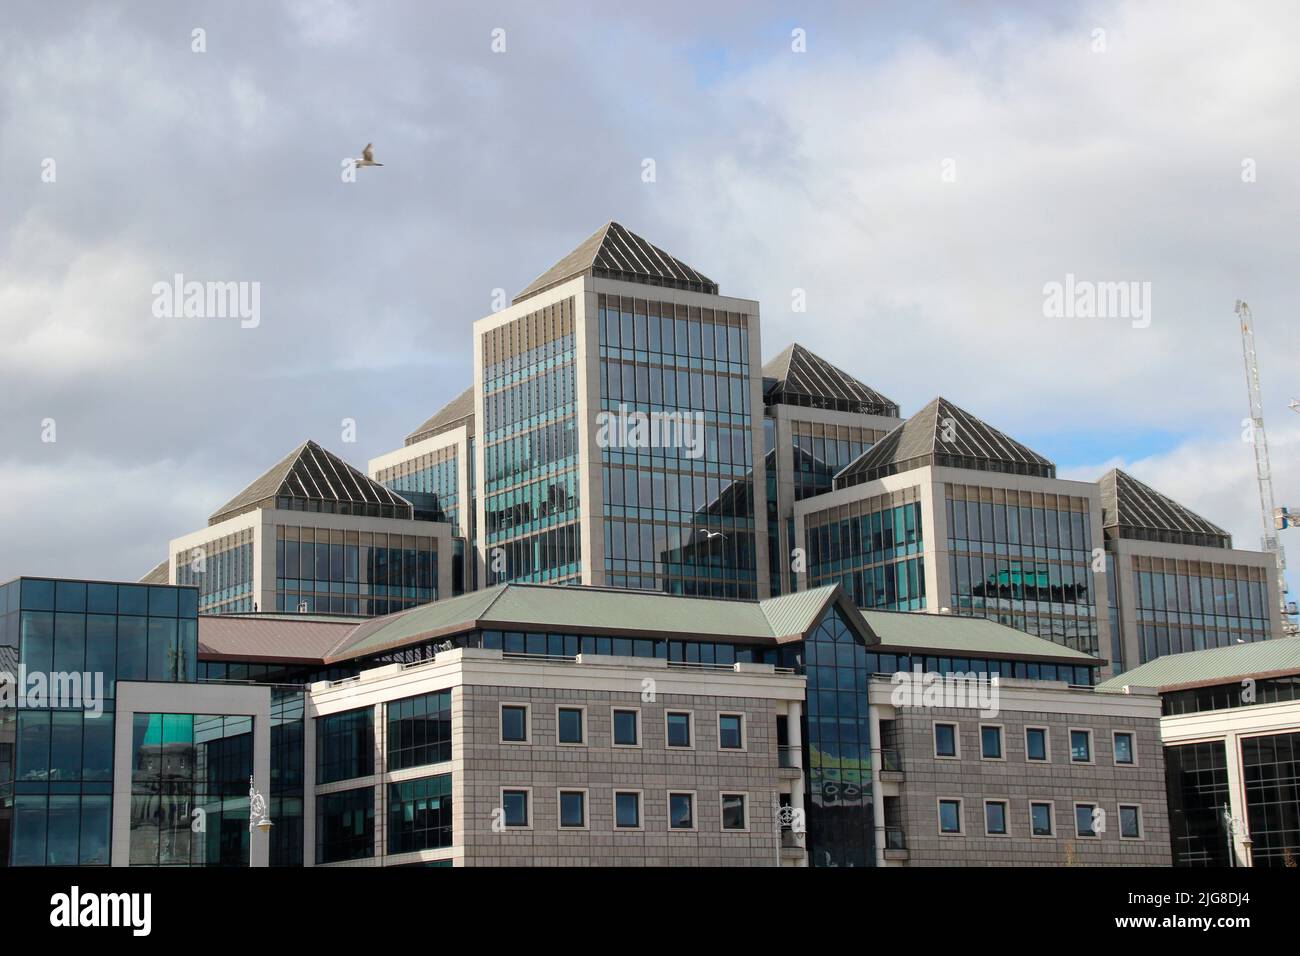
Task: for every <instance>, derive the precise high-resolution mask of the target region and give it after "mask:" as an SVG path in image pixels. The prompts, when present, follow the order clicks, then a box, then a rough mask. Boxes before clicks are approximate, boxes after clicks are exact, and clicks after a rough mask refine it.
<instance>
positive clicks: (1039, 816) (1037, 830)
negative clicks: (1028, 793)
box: [1029, 803, 1054, 837]
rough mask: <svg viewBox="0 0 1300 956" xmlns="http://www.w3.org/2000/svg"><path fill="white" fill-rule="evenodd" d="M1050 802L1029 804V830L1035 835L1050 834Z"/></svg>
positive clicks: (1043, 835) (1045, 835) (1044, 835)
mask: <svg viewBox="0 0 1300 956" xmlns="http://www.w3.org/2000/svg"><path fill="white" fill-rule="evenodd" d="M1052 815H1053V814H1052V804H1050V803H1031V804H1029V832H1030V833H1032V834H1033V835H1034V836H1036V837H1049V836H1052V834H1053V832H1054V830H1053V828H1052Z"/></svg>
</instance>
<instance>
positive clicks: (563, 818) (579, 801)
mask: <svg viewBox="0 0 1300 956" xmlns="http://www.w3.org/2000/svg"><path fill="white" fill-rule="evenodd" d="M586 826H587V791H586V790H561V791H560V828H561V829H562V830H582V829H585V828H586Z"/></svg>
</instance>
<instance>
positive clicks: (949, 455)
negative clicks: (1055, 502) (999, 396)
mask: <svg viewBox="0 0 1300 956" xmlns="http://www.w3.org/2000/svg"><path fill="white" fill-rule="evenodd" d="M924 465H938V466H947V467H951V468H971V469H975V470H979V471H995V472H1002V473H1006V474H1013V475H1035V476H1037V477H1040V478H1055V477H1056V465H1055V464H1054V463H1052V462H1051V461H1049V460H1048V459H1046V458H1044V457H1043V456H1042V455H1040V454H1038V452H1036V451H1034V450H1033V449H1031V448H1029V447H1027V446H1025V445H1022V444H1021V443H1020V442H1018V441H1016V440H1015V439H1014V438H1011V437H1010V436H1008V435H1006V434H1005V433H1003V432H1001V431H999V430H998V429H996V428H994V427H993V426H992V425H990V424H988V423H987V422H985V421H982V420H981V419H979V418H976V417H975V416H974V415H972V414H971V413H970V412H968V411H966V410H965V409H963V408H960V407H958V406H957V405H954V404H953V403H952V402H950V401H948V400H947V399H946V398H943V397H942V396H940V397H938V398H935V399H934V400H933V401H931V402H930V403H929V404H928V405H926V406H925V407H924V408H922V409H921V410H920V411H919V412H917V413H916V414H915V415H913V416H912V417H911V418H909V419H907V421H905V422H903V423H902V424H901V425H899V426H898V427H897V428H895V429H894V430H893V431H891V432H890V433H889V434H888V435H886V436H885V437H884V438H882V439H880V441H878V442H876V443H875V444H874V445H872V446H871V448H869V449H867V450H866V451H865V452H863V453H862V455H861V456H860V457H859V458H858V459H857V460H856V461H854V462H852V463H851V464H849V465H848V466H846V467H845V468H844V470H843V471H841V472H840V473H839V474H838V475H836V476H835V487H836V488H847V487H849V486H851V485H857V484H861V483H863V482H866V481H874V480H875V479H877V478H882V477H884V476H885V475H893V474H897V473H898V472H900V471H909V470H911V469H912V468H919V467H922V466H924Z"/></svg>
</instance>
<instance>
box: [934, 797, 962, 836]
mask: <svg viewBox="0 0 1300 956" xmlns="http://www.w3.org/2000/svg"><path fill="white" fill-rule="evenodd" d="M939 832H940V833H950V834H959V833H961V800H959V799H952V800H940V801H939Z"/></svg>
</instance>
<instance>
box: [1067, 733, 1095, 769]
mask: <svg viewBox="0 0 1300 956" xmlns="http://www.w3.org/2000/svg"><path fill="white" fill-rule="evenodd" d="M1070 760H1072V761H1073V762H1075V763H1092V731H1091V730H1071V731H1070Z"/></svg>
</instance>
